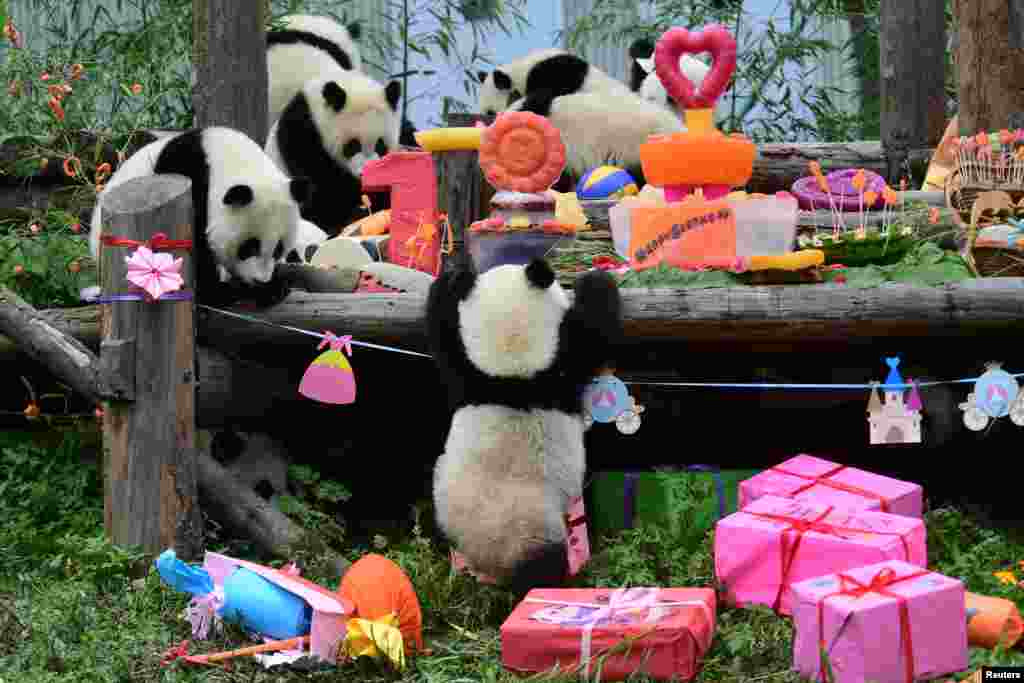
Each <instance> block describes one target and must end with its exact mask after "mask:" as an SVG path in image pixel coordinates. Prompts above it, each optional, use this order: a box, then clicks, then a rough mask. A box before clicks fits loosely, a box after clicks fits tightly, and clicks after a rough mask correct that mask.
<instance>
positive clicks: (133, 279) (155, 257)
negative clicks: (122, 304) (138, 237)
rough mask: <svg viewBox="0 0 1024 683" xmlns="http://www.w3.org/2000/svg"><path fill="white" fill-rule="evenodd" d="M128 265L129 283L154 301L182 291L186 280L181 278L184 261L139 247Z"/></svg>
mask: <svg viewBox="0 0 1024 683" xmlns="http://www.w3.org/2000/svg"><path fill="white" fill-rule="evenodd" d="M125 261H126V262H127V263H128V282H130V283H132V284H133V285H135V286H136V287H139V288H140V289H143V290H145V292H146V293H147V294H149V296H151V297H152V298H153V299H159V298H160V297H161V296H163V295H164V294H166V293H167V292H173V291H176V290H178V289H181V287H182V285H184V284H185V280H184V279H182V277H181V266H182V263H183V260H182V259H180V258H174V257H173V256H172V255H170V254H166V253H162V252H161V253H154V252H152V251H150V249H149V248H148V247H139V248H138V249H136V250H135V251H134V252H133V253H132V255H131V256H127V257H125Z"/></svg>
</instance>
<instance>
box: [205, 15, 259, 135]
mask: <svg viewBox="0 0 1024 683" xmlns="http://www.w3.org/2000/svg"><path fill="white" fill-rule="evenodd" d="M264 11H265V7H264V4H263V3H260V2H255V3H254V2H252V0H193V2H192V41H193V50H192V65H193V66H192V68H193V73H194V74H195V86H194V87H193V90H192V104H193V107H194V110H195V122H196V126H229V127H231V128H236V129H238V130H240V131H242V132H243V133H245V134H246V135H248V136H249V137H251V138H252V139H253V140H255V141H256V142H257V143H259V145H260V146H261V147H262V146H263V143H264V142H265V141H266V139H267V132H268V130H269V127H270V126H269V124H268V122H267V117H268V107H269V103H268V92H267V88H268V85H267V38H266V20H265V17H264V14H263V13H264Z"/></svg>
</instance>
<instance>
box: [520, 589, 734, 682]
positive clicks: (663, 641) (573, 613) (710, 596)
mask: <svg viewBox="0 0 1024 683" xmlns="http://www.w3.org/2000/svg"><path fill="white" fill-rule="evenodd" d="M715 606H716V605H715V592H714V590H713V589H711V588H620V589H615V590H611V589H607V588H565V589H557V588H555V589H535V590H532V591H530V592H529V593H528V594H527V595H526V598H524V599H523V601H522V602H520V603H519V605H517V606H516V608H515V610H513V612H512V614H511V615H509V617H508V619H506V620H505V623H504V624H502V625H501V662H502V664H503V665H504V666H505V668H507V669H510V670H513V671H517V672H526V673H530V672H546V671H552V670H554V669H559V670H563V671H569V672H571V673H580V674H586V675H593V673H592V672H594V671H596V670H597V669H598V666H599V665H600V671H601V678H600V680H602V681H621V680H624V679H626V678H628V677H629V676H631V675H633V674H634V673H642V674H645V675H647V676H649V677H651V678H654V679H657V680H666V679H670V678H673V677H675V679H676V680H689V679H691V678H693V677H694V676H696V675H697V673H698V671H700V667H701V662H702V659H703V656H704V654H705V653H706V652H707V651H708V648H709V647H711V640H712V638H713V637H714V631H715ZM626 638H630V639H635V640H634V641H633V642H632V643H630V644H628V645H622V649H621V651H620V649H619V648H616V646H619V645H620V644H622V643H623V640H624V639H626ZM612 648H616V650H615V652H614V653H613V654H608V653H609V651H610V650H612ZM606 654H607V655H608V656H605V655H606ZM599 660H600V664H598V661H599Z"/></svg>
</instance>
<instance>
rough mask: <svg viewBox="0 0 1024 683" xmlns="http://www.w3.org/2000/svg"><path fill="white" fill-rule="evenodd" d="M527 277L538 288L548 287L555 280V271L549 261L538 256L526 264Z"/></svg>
mask: <svg viewBox="0 0 1024 683" xmlns="http://www.w3.org/2000/svg"><path fill="white" fill-rule="evenodd" d="M526 279H527V281H528V282H529V283H530V284H531V285H533V286H534V287H536V288H537V289H547V288H548V287H550V286H551V285H552V284H554V282H555V271H553V270H551V266H550V265H548V262H547V261H545V260H544V259H542V258H536V259H533V260H532V261H530V265H528V266H526Z"/></svg>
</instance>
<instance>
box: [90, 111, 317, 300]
mask: <svg viewBox="0 0 1024 683" xmlns="http://www.w3.org/2000/svg"><path fill="white" fill-rule="evenodd" d="M162 173H176V174H180V175H184V176H186V177H188V178H189V179H191V180H192V198H193V220H194V224H193V236H194V237H193V239H194V240H195V248H194V250H193V253H194V254H195V272H196V281H197V285H198V288H199V292H200V297H202V298H203V299H205V300H207V301H214V300H220V299H221V298H222V296H223V295H226V291H225V288H224V287H222V286H221V285H222V284H224V283H234V284H235V285H241V288H242V290H248V293H250V294H252V295H253V296H254V297H255V298H257V299H259V300H261V301H263V302H264V303H269V302H270V301H271V300H273V299H275V298H279V297H282V296H283V295H284V294H286V293H287V292H286V289H287V288H286V287H285V286H284V285H283V284H281V283H279V282H275V277H274V276H275V269H276V265H277V263H278V262H279V261H280V260H281V259H282V258H283V257H284V255H285V254H287V253H288V252H289V251H290V250H291V249H293V248H294V246H295V243H296V239H297V237H298V226H299V221H300V216H299V210H300V203H301V202H303V201H305V200H306V199H307V197H308V194H309V191H310V187H309V182H308V181H307V180H305V179H303V178H291V177H289V176H287V175H285V174H284V173H283V172H282V171H281V170H280V169H279V168H278V167H277V166H276V165H275V164H274V162H273V161H272V160H271V159H270V158H269V157H268V156H267V155H266V153H265V152H264V151H263V150H262V149H261V148H260V146H259V145H258V144H256V142H254V141H253V140H252V139H251V138H249V137H248V136H247V135H245V134H244V133H242V132H241V131H238V130H235V129H232V128H226V127H219V126H215V127H209V128H201V129H194V130H191V131H187V132H184V133H179V134H176V135H173V136H171V137H166V138H161V139H159V140H156V141H155V142H152V143H150V144H148V145H146V146H144V147H142V148H141V149H139V150H138V151H137V152H136V153H135V154H133V155H132V156H131V157H129V158H128V159H126V160H125V162H124V163H123V164H121V166H120V167H119V168H118V169H117V171H116V172H115V173H114V175H113V176H112V177H111V178H110V180H109V181H108V182H107V184H106V187H105V188H104V190H103V192H101V193H100V195H99V196H98V197H97V202H96V207H95V209H94V210H93V215H92V224H91V229H90V233H89V244H90V249H91V250H92V254H93V257H94V258H98V257H99V252H100V233H101V231H102V206H103V199H104V197H106V195H107V194H108V193H109V192H111V191H112V190H113V189H114V188H116V187H118V186H119V185H121V184H122V183H125V182H127V181H129V180H133V179H135V178H140V177H143V176H149V175H154V174H162ZM238 293H239V294H244V293H245V292H244V291H242V292H238Z"/></svg>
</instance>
